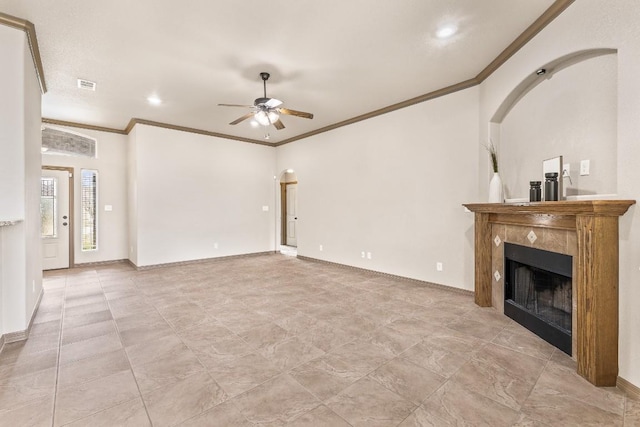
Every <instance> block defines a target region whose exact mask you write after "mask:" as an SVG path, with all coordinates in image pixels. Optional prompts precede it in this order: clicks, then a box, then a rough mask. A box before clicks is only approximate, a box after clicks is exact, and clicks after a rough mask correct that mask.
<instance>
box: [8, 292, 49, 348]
mask: <svg viewBox="0 0 640 427" xmlns="http://www.w3.org/2000/svg"><path fill="white" fill-rule="evenodd" d="M43 294H44V289H40V294H38V301H36V303H35V305H34V306H33V311H32V312H31V318H30V319H29V324H28V325H27V329H25V330H24V331H16V332H10V333H8V334H3V335H1V336H0V354H2V351H3V350H4V346H5V344H11V343H13V342H18V341H24V340H26V339H27V338H29V333H30V332H31V327H32V326H33V321H34V319H35V318H36V314H37V313H38V309H39V308H40V302H41V301H42V295H43Z"/></svg>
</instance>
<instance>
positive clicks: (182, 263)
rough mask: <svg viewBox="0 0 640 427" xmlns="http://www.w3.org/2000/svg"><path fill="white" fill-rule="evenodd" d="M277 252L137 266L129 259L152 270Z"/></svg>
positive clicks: (134, 266)
mask: <svg viewBox="0 0 640 427" xmlns="http://www.w3.org/2000/svg"><path fill="white" fill-rule="evenodd" d="M276 253H277V252H275V251H265V252H253V253H249V254H239V255H228V256H221V257H215V258H202V259H194V260H189V261H177V262H167V263H164V264H152V265H143V266H137V265H135V264H134V263H133V262H132V261H131V260H128V261H129V264H131V265H132V266H133V268H135V269H136V270H140V271H142V270H152V269H155V268H164V267H177V266H181V265H191V264H203V263H207V262H216V261H228V260H230V259H237V258H252V257H257V256H263V255H273V254H276Z"/></svg>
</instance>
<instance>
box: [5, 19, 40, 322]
mask: <svg viewBox="0 0 640 427" xmlns="http://www.w3.org/2000/svg"><path fill="white" fill-rule="evenodd" d="M0 61H1V63H2V67H0V93H2V97H0V152H2V160H0V182H2V183H3V184H2V185H4V184H6V185H7V186H8V187H2V191H1V192H0V206H1V208H0V219H3V220H16V219H20V220H21V221H20V222H19V223H18V224H16V225H12V226H7V227H3V229H2V231H0V245H1V246H2V248H1V249H0V254H1V258H0V287H1V291H0V292H1V293H2V297H1V298H0V301H1V302H2V305H1V306H0V318H1V319H2V320H1V321H0V326H1V327H2V329H1V330H0V334H5V333H10V332H19V331H24V330H25V329H26V328H27V325H28V323H29V320H30V318H31V314H32V312H33V309H34V308H35V304H36V302H37V298H38V295H39V294H40V292H41V290H42V263H41V257H40V235H39V230H40V225H39V224H40V140H39V135H40V120H41V118H40V89H39V84H38V80H37V77H36V73H35V69H34V65H33V62H32V60H31V54H30V50H29V46H28V43H27V40H26V36H25V34H24V32H22V31H21V30H17V29H12V28H8V27H5V26H0Z"/></svg>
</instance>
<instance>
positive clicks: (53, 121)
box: [42, 117, 127, 135]
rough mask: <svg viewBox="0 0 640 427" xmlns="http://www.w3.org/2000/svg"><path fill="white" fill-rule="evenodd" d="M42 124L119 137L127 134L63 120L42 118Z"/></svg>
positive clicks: (118, 130)
mask: <svg viewBox="0 0 640 427" xmlns="http://www.w3.org/2000/svg"><path fill="white" fill-rule="evenodd" d="M42 123H46V124H48V125H57V126H68V127H72V128H80V129H89V130H97V131H100V132H110V133H118V134H121V135H126V134H127V133H126V132H125V131H124V130H121V129H115V128H108V127H104V126H95V125H87V124H84V123H76V122H67V121H64V120H56V119H48V118H46V117H43V118H42Z"/></svg>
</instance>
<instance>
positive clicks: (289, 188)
mask: <svg viewBox="0 0 640 427" xmlns="http://www.w3.org/2000/svg"><path fill="white" fill-rule="evenodd" d="M297 191H298V184H287V185H286V192H287V196H286V197H287V246H296V247H297V246H298V239H297V230H296V221H297V220H298V194H297Z"/></svg>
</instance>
